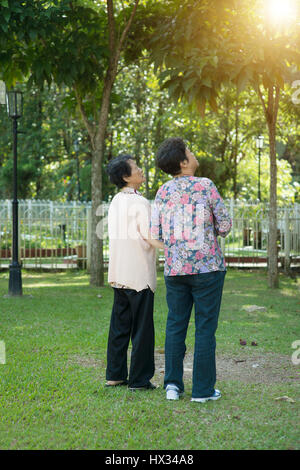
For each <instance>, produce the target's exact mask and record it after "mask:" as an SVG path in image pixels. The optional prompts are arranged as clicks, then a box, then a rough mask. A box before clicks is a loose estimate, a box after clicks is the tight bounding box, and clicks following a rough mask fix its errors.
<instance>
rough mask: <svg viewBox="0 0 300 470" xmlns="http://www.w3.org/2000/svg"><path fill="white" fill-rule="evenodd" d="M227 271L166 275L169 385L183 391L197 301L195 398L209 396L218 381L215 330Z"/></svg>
mask: <svg viewBox="0 0 300 470" xmlns="http://www.w3.org/2000/svg"><path fill="white" fill-rule="evenodd" d="M225 273H226V272H225V271H214V272H210V273H203V274H202V273H201V274H194V275H185V276H166V277H165V282H166V288H167V303H168V308H169V313H168V319H167V327H166V341H165V360H166V364H165V380H164V385H165V387H166V386H167V385H168V384H171V383H172V384H175V385H177V387H179V389H180V390H181V391H183V390H184V384H183V359H184V355H185V351H186V346H185V338H186V333H187V328H188V324H189V320H190V316H191V311H192V307H193V305H195V327H196V331H195V348H194V363H193V389H192V397H193V398H204V397H209V396H211V395H212V394H213V393H214V386H215V382H216V360H215V349H216V339H215V332H216V329H217V326H218V318H219V311H220V305H221V298H222V291H223V284H224V279H225Z"/></svg>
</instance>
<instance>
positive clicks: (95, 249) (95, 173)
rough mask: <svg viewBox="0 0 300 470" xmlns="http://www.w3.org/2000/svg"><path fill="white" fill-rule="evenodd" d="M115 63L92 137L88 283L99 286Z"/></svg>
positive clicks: (101, 282) (107, 77) (104, 91)
mask: <svg viewBox="0 0 300 470" xmlns="http://www.w3.org/2000/svg"><path fill="white" fill-rule="evenodd" d="M116 73H117V64H113V66H112V68H111V69H109V70H108V72H107V75H106V77H105V82H104V89H103V94H102V102H101V108H100V116H99V121H98V125H97V132H96V135H95V139H94V148H93V156H92V187H91V192H92V240H91V271H90V285H91V286H95V287H99V286H103V285H104V264H103V261H104V260H103V239H102V238H99V236H100V233H99V231H98V233H97V225H98V223H99V222H100V220H99V216H100V217H101V216H102V215H103V214H102V210H101V208H102V199H103V198H102V162H103V159H104V144H105V142H104V140H105V133H106V128H107V122H108V113H109V104H110V95H111V91H112V87H113V84H114V81H115V78H116Z"/></svg>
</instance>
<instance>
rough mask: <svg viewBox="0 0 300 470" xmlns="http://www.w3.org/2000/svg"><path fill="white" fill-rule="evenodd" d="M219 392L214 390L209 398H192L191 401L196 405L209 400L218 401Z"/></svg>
mask: <svg viewBox="0 0 300 470" xmlns="http://www.w3.org/2000/svg"><path fill="white" fill-rule="evenodd" d="M221 396H222V395H221V392H220V390H217V389H215V391H214V393H213V395H212V396H211V397H205V398H192V399H191V401H197V402H198V403H205V402H207V401H209V400H219V398H221Z"/></svg>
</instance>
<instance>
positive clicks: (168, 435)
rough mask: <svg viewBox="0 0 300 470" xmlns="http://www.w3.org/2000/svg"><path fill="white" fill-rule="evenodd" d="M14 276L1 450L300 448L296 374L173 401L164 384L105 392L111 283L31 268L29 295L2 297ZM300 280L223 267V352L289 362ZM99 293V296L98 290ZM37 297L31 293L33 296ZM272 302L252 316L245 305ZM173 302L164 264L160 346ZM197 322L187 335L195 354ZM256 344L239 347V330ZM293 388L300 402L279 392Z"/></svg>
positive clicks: (4, 312) (4, 331)
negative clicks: (214, 398) (210, 397)
mask: <svg viewBox="0 0 300 470" xmlns="http://www.w3.org/2000/svg"><path fill="white" fill-rule="evenodd" d="M7 290H8V274H7V273H0V315H1V317H0V341H1V340H2V341H4V342H5V346H6V364H2V365H1V364H0V377H1V383H0V448H1V449H131V450H132V449H157V450H158V449H299V448H300V445H299V441H300V436H299V428H298V424H299V389H298V385H297V384H296V382H295V380H293V379H290V380H289V379H287V380H284V381H281V382H276V381H275V382H272V383H265V382H261V381H260V382H259V381H258V383H255V382H254V383H253V382H247V381H245V380H231V379H230V377H229V378H227V379H226V380H223V381H218V382H217V387H218V388H220V389H221V391H222V395H223V396H222V399H221V400H219V401H218V402H209V403H206V404H204V405H203V404H198V403H191V402H190V397H191V380H190V379H188V378H187V379H186V380H185V385H186V393H185V396H184V397H183V398H182V399H181V400H180V401H178V402H167V401H166V400H165V392H164V390H163V387H162V381H163V375H162V374H156V376H155V380H154V381H155V382H156V383H159V384H160V388H159V389H158V390H156V391H149V392H135V393H133V392H130V391H129V390H127V388H126V387H120V388H117V389H106V388H105V387H104V383H105V365H106V343H107V335H108V328H109V321H110V312H111V305H112V290H111V288H110V287H103V288H91V287H89V284H88V276H87V275H85V274H83V273H82V272H73V273H71V272H69V273H53V274H45V273H43V274H37V273H29V272H23V290H24V294H25V295H27V296H28V297H25V296H24V298H4V297H3V296H4V295H5V294H7ZM299 293H300V279H298V280H293V279H290V278H287V277H284V276H280V289H279V290H276V291H272V290H270V289H268V287H267V280H266V275H265V273H264V272H240V271H233V270H232V271H229V272H228V273H227V276H226V281H225V287H224V296H223V302H222V309H221V314H220V322H219V328H218V332H217V356H222V357H223V356H224V357H229V358H237V359H238V358H240V357H249V358H254V359H255V358H256V357H258V356H260V357H264V356H265V355H268V354H270V353H273V354H276V355H280V356H281V357H284V358H286V363H287V367H289V368H290V369H291V371H292V376H294V375H295V374H296V373H297V372H296V371H297V370H299V366H296V365H291V356H292V353H293V352H294V350H293V349H292V346H291V345H292V343H293V342H294V341H296V340H300V329H299V313H300V295H299ZM98 294H101V296H102V297H101V298H98V297H97V295H98ZM31 296H32V297H31ZM253 304H256V305H263V306H265V307H267V311H265V312H261V313H251V314H250V313H247V312H245V311H243V310H242V308H243V307H244V306H246V305H253ZM166 315H167V308H166V302H165V287H164V282H163V276H162V273H161V272H160V273H158V290H157V293H156V297H155V313H154V316H155V329H156V344H155V348H156V350H159V349H163V347H164V330H165V322H166ZM193 337H194V320H193V318H192V319H191V324H190V328H189V331H188V335H187V351H188V353H192V352H193V341H194V339H193ZM240 338H243V339H246V340H247V344H249V341H251V340H255V341H256V342H257V343H258V346H257V347H255V348H254V347H251V346H248V345H247V346H246V347H241V346H240V344H239V339H240ZM282 396H289V397H290V398H292V399H293V400H294V403H290V402H287V401H278V400H275V399H276V398H277V397H282Z"/></svg>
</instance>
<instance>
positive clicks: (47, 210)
mask: <svg viewBox="0 0 300 470" xmlns="http://www.w3.org/2000/svg"><path fill="white" fill-rule="evenodd" d="M225 203H226V205H227V207H228V209H229V211H230V214H231V217H232V221H233V225H232V230H231V233H230V234H229V236H228V237H226V239H220V244H221V247H222V250H223V253H224V254H225V257H226V260H227V264H228V265H229V266H240V267H254V266H266V265H267V245H268V207H267V205H261V204H260V205H257V204H255V203H252V204H245V203H242V202H238V201H234V200H228V201H225ZM108 206H109V204H108V203H104V204H103V208H104V219H105V216H106V214H107V210H108ZM11 231H12V204H11V201H10V200H5V201H3V200H2V201H1V200H0V268H7V267H8V265H9V263H10V258H11V248H12V233H11ZM90 241H91V204H90V203H79V202H76V201H74V202H68V203H57V202H54V201H40V200H20V201H19V257H20V260H21V261H22V264H23V267H25V268H44V269H66V268H76V267H78V266H79V267H84V268H89V265H90V252H91V250H90ZM278 250H279V260H280V261H281V263H282V264H284V266H286V267H288V266H290V265H293V263H296V262H297V261H298V259H299V260H300V204H295V205H293V206H292V207H282V208H278ZM103 251H104V260H105V263H107V261H108V238H107V231H105V230H104V240H103ZM161 261H162V259H161Z"/></svg>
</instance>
